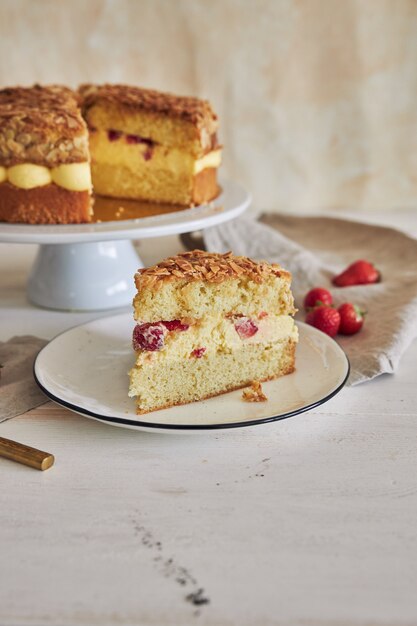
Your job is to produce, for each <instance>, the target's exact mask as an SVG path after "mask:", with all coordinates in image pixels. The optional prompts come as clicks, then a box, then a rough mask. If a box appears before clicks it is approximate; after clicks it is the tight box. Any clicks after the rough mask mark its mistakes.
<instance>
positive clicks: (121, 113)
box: [79, 85, 221, 206]
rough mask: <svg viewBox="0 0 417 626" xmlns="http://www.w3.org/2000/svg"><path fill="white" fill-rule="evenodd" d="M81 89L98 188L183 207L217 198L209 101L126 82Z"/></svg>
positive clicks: (213, 119)
mask: <svg viewBox="0 0 417 626" xmlns="http://www.w3.org/2000/svg"><path fill="white" fill-rule="evenodd" d="M79 91H80V94H81V98H82V108H83V114H84V117H85V119H86V121H87V124H88V128H89V132H90V150H91V156H92V178H93V184H94V189H95V191H96V193H98V194H102V195H105V196H115V197H118V198H137V199H142V200H151V201H158V202H168V203H174V204H182V205H187V206H190V205H193V204H202V203H204V202H208V201H209V200H212V199H213V198H215V196H216V195H217V194H218V186H217V168H218V167H219V165H220V161H221V149H220V146H219V145H218V143H217V128H218V121H217V116H216V115H215V113H214V112H213V110H212V108H211V106H210V104H209V103H208V102H207V101H205V100H200V99H199V98H189V97H180V96H174V95H172V94H168V93H161V92H159V91H153V90H150V89H140V88H139V87H129V86H126V85H102V86H95V85H83V86H81V87H80V90H79Z"/></svg>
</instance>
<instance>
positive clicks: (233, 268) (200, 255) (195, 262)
mask: <svg viewBox="0 0 417 626" xmlns="http://www.w3.org/2000/svg"><path fill="white" fill-rule="evenodd" d="M240 276H247V277H248V278H250V279H251V280H253V281H254V282H256V283H261V282H262V281H263V280H264V279H265V278H267V277H268V276H277V277H281V276H282V277H283V278H286V279H287V280H289V279H290V274H289V272H286V271H285V270H283V269H282V268H281V267H280V266H279V265H277V264H275V263H272V264H270V263H266V262H265V261H262V262H260V263H258V262H257V261H254V260H252V259H249V258H248V257H244V256H234V255H233V254H232V253H231V252H226V253H225V254H219V253H216V252H204V251H203V250H192V251H191V252H184V253H182V254H179V255H177V256H173V257H169V258H168V259H165V260H164V261H161V262H160V263H158V264H157V265H153V266H152V267H148V268H143V269H140V270H138V273H137V274H136V276H135V280H136V286H137V288H138V289H142V288H143V287H145V286H147V287H149V288H152V289H156V290H157V289H160V288H161V286H162V282H166V281H171V280H181V279H184V280H186V281H187V282H190V281H197V280H206V281H208V282H211V283H220V282H223V281H225V280H231V279H233V278H239V277H240Z"/></svg>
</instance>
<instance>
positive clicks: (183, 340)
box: [136, 314, 298, 365]
mask: <svg viewBox="0 0 417 626" xmlns="http://www.w3.org/2000/svg"><path fill="white" fill-rule="evenodd" d="M242 319H244V318H225V317H223V316H215V315H209V316H206V317H204V318H203V319H202V320H199V321H198V322H197V323H195V324H193V325H191V326H190V327H189V328H188V330H185V331H172V332H169V331H167V330H165V331H164V334H165V342H164V347H163V348H162V350H159V351H154V352H152V351H146V350H144V351H141V352H140V353H138V357H137V361H136V364H137V365H142V364H144V363H147V362H151V363H155V364H158V363H162V362H164V361H167V360H169V361H172V360H176V361H178V360H181V359H186V358H192V357H191V354H192V352H193V351H194V350H197V349H199V348H205V352H204V354H207V355H209V354H210V353H213V352H232V351H236V350H239V349H240V348H241V347H242V346H244V345H247V344H260V343H261V344H264V345H265V346H267V345H268V344H273V343H276V342H277V341H283V340H286V339H289V338H291V339H293V341H297V340H298V329H297V327H296V325H295V322H294V319H293V318H292V317H291V316H290V315H273V314H269V315H267V316H265V317H262V318H261V319H259V318H252V321H253V322H254V323H255V324H256V326H257V328H258V330H257V332H256V333H255V334H253V335H252V336H251V337H243V338H242V337H241V336H240V335H239V333H238V332H237V330H236V326H235V325H236V323H238V322H239V320H242Z"/></svg>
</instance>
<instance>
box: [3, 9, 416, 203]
mask: <svg viewBox="0 0 417 626" xmlns="http://www.w3.org/2000/svg"><path fill="white" fill-rule="evenodd" d="M34 81H39V82H51V81H53V82H64V83H69V84H71V85H76V84H77V83H79V82H82V81H108V82H116V81H126V82H130V83H136V84H139V85H143V86H149V87H156V88H160V89H165V90H171V91H174V92H177V93H181V94H196V95H200V96H205V97H208V98H209V99H210V100H211V101H212V102H213V104H214V106H215V108H216V109H217V111H218V113H219V115H220V118H221V125H222V133H221V138H222V141H223V143H224V144H225V159H224V168H223V169H224V172H225V173H226V174H227V175H229V176H232V177H234V178H237V179H240V180H241V181H243V182H245V183H246V185H247V187H248V188H250V190H251V191H252V193H253V195H254V202H255V206H256V207H258V208H267V209H273V210H288V209H291V210H294V209H312V210H313V209H315V208H317V207H320V208H323V207H324V208H329V207H332V208H334V207H337V208H349V209H353V208H358V209H360V208H367V209H369V208H381V207H386V208H396V207H406V206H413V207H414V206H415V207H416V210H417V0H0V85H3V86H5V85H13V84H17V83H21V84H30V83H32V82H34Z"/></svg>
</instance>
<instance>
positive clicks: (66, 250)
mask: <svg viewBox="0 0 417 626" xmlns="http://www.w3.org/2000/svg"><path fill="white" fill-rule="evenodd" d="M250 201H251V198H250V195H249V194H248V193H247V192H246V191H245V190H244V189H243V188H242V187H241V186H240V185H238V184H237V183H234V182H231V181H222V193H221V195H220V196H219V197H218V198H216V200H215V201H214V202H212V203H210V204H207V205H201V206H199V207H195V208H192V209H185V210H182V211H177V212H172V213H166V214H160V215H155V216H152V217H142V218H137V219H129V220H120V221H106V222H101V223H92V224H69V225H65V226H61V225H55V224H54V225H33V226H32V225H29V224H7V223H3V224H0V242H9V243H37V244H40V247H39V251H38V254H37V257H36V259H35V262H34V264H33V267H32V269H31V272H30V275H29V280H28V286H27V293H28V298H29V300H30V301H31V302H32V303H33V304H35V305H37V306H40V307H44V308H48V309H58V310H65V311H68V310H71V311H92V310H105V309H113V308H119V307H123V306H128V305H130V304H131V302H132V299H133V296H134V294H135V293H136V289H135V285H134V281H133V276H134V274H135V272H136V271H137V269H138V268H140V267H143V263H142V262H141V260H140V258H139V256H138V254H137V252H136V250H135V248H134V246H133V243H132V240H140V239H145V238H150V237H162V236H164V235H173V234H179V233H188V232H192V231H195V230H201V229H204V228H208V227H210V226H215V225H217V224H221V223H222V222H226V221H229V220H231V219H234V218H235V217H237V216H238V215H240V214H241V213H243V211H245V210H246V209H247V207H248V206H249V204H250ZM121 203H123V201H121Z"/></svg>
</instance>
